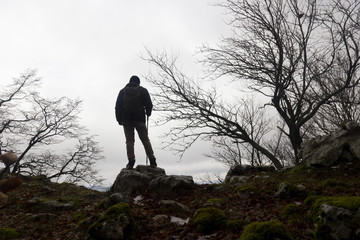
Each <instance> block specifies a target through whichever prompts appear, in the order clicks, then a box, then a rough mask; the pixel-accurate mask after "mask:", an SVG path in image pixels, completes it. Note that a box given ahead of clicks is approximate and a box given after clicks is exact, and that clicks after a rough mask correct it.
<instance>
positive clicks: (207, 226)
mask: <svg viewBox="0 0 360 240" xmlns="http://www.w3.org/2000/svg"><path fill="white" fill-rule="evenodd" d="M193 218H194V223H195V225H196V226H197V227H198V228H199V230H200V231H201V232H203V233H206V234H207V233H211V232H213V231H214V230H218V229H220V228H221V227H222V226H223V225H224V224H225V221H226V217H225V214H224V213H223V212H222V211H221V210H219V209H217V208H214V207H207V208H200V209H198V210H197V211H196V212H195V213H194V216H193Z"/></svg>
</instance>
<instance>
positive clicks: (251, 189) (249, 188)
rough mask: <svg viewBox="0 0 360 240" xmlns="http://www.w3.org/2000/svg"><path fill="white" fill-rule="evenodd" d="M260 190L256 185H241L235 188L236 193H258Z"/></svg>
mask: <svg viewBox="0 0 360 240" xmlns="http://www.w3.org/2000/svg"><path fill="white" fill-rule="evenodd" d="M258 191H259V189H258V188H257V187H256V186H255V185H240V186H238V187H237V188H235V190H234V193H249V194H253V193H257V192H258Z"/></svg>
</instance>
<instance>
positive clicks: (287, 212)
mask: <svg viewBox="0 0 360 240" xmlns="http://www.w3.org/2000/svg"><path fill="white" fill-rule="evenodd" d="M298 211H299V206H298V205H296V204H293V203H291V204H288V205H286V206H285V207H284V209H283V210H282V211H281V213H280V216H281V218H282V219H287V218H288V217H289V216H291V215H293V214H295V213H297V212H298Z"/></svg>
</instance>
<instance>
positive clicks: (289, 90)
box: [204, 0, 360, 163]
mask: <svg viewBox="0 0 360 240" xmlns="http://www.w3.org/2000/svg"><path fill="white" fill-rule="evenodd" d="M222 6H224V7H225V8H226V9H227V10H229V12H230V14H232V16H233V21H232V22H231V25H232V26H234V29H235V31H234V37H230V38H225V39H223V44H221V45H219V47H218V48H210V47H207V48H205V49H204V52H205V53H206V54H207V59H206V60H205V62H206V63H207V64H209V67H210V69H212V70H213V72H216V73H218V74H219V75H230V76H232V77H234V81H246V82H247V83H248V84H249V85H248V88H250V89H252V90H254V91H256V92H258V93H261V94H262V95H264V96H266V97H269V98H270V99H271V105H272V106H273V107H274V108H275V109H276V111H277V112H278V114H279V115H280V116H281V118H282V119H283V121H284V122H285V124H286V127H287V130H286V132H285V134H286V136H287V137H288V138H289V140H290V142H291V144H292V148H293V151H294V155H295V157H296V163H298V160H299V156H298V151H299V149H300V145H301V143H302V140H303V131H302V128H303V126H304V124H306V123H307V122H308V121H309V120H310V119H312V118H313V117H314V116H315V114H316V113H317V112H318V110H319V109H320V108H321V107H323V106H324V104H325V103H327V102H328V101H331V99H333V98H334V97H335V96H338V95H339V94H341V93H342V92H344V91H345V90H346V89H348V88H351V87H353V84H355V85H357V84H358V83H359V76H358V68H359V60H360V55H359V43H360V35H359V33H360V31H359V30H360V29H359V27H358V26H359V19H358V12H359V2H358V1H356V0H347V1H340V0H335V1H324V2H322V3H320V1H315V0H310V1H303V2H301V3H300V2H299V1H295V0H290V1H280V0H275V1H269V0H264V1H263V0H262V1H260V0H254V1H248V0H227V1H225V2H224V3H223V4H222ZM331 83H336V84H331Z"/></svg>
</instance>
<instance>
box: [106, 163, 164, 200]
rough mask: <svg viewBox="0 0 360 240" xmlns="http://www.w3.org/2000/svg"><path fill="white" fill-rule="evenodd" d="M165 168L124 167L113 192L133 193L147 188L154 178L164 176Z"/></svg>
mask: <svg viewBox="0 0 360 240" xmlns="http://www.w3.org/2000/svg"><path fill="white" fill-rule="evenodd" d="M164 175H165V170H164V169H162V168H154V167H150V166H142V165H139V166H137V167H136V168H135V169H125V168H124V169H122V170H121V172H120V173H119V175H118V176H117V177H116V180H115V182H114V184H113V186H112V187H111V191H112V192H121V193H131V192H136V191H137V190H139V189H141V188H147V187H148V185H149V183H150V181H151V180H152V179H154V178H157V177H160V176H164Z"/></svg>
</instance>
